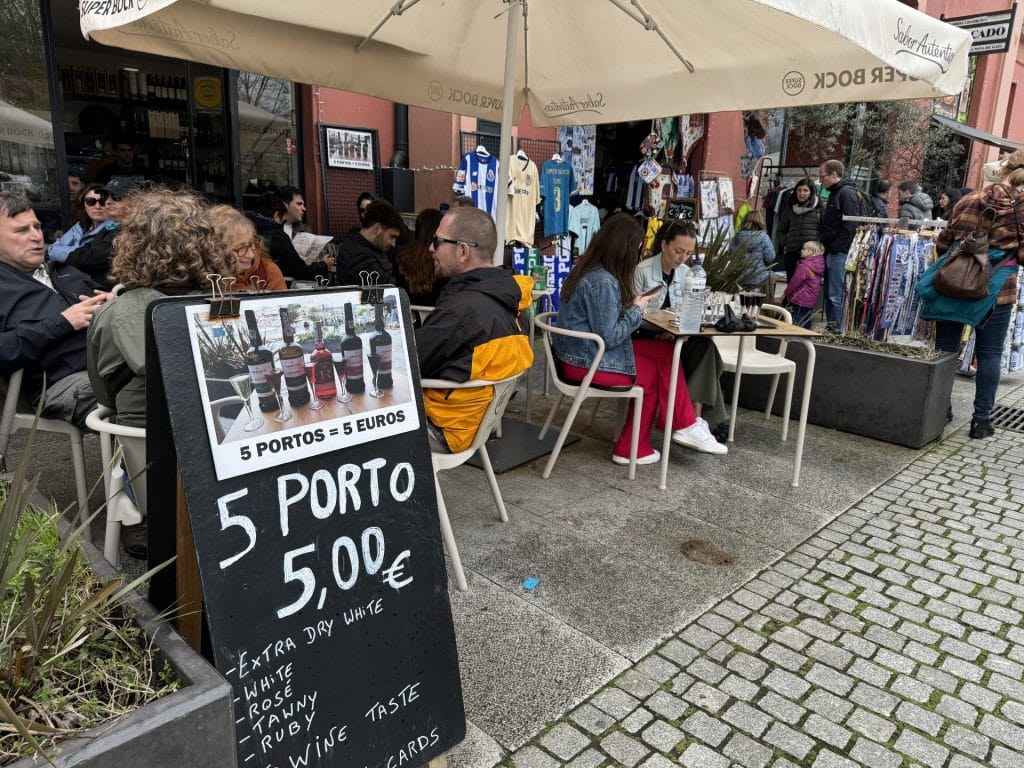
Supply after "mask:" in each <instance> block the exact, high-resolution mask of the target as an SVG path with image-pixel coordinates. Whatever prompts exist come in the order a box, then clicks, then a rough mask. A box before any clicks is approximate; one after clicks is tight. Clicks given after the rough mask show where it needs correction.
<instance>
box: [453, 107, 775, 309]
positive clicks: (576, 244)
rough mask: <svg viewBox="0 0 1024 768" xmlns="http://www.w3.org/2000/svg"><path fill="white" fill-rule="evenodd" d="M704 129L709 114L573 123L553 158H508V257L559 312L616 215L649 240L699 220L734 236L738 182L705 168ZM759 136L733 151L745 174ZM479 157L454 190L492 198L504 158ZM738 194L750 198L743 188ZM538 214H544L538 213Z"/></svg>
mask: <svg viewBox="0 0 1024 768" xmlns="http://www.w3.org/2000/svg"><path fill="white" fill-rule="evenodd" d="M754 122H756V120H755V121H754ZM708 125H709V117H708V116H706V115H684V116H682V117H673V118H663V119H656V120H643V121H634V122H629V123H618V124H611V125H598V126H593V125H591V126H567V127H560V128H558V130H557V141H558V144H557V151H556V152H555V153H554V154H553V155H552V156H551V157H550V159H547V158H545V159H541V160H537V162H534V161H533V160H531V159H530V158H529V157H527V156H526V153H524V152H523V151H522V149H520V151H519V152H518V153H517V156H513V157H511V158H509V163H510V166H511V174H512V189H513V193H512V197H511V198H510V209H509V215H508V226H507V229H506V240H507V242H508V243H509V246H508V253H507V254H506V255H507V257H508V258H509V259H510V260H511V263H512V264H513V266H514V267H515V268H516V269H518V270H519V271H521V272H524V273H528V274H533V275H534V277H535V279H536V280H537V281H538V283H540V284H543V285H549V286H551V287H553V288H554V291H555V296H554V297H553V298H554V302H555V303H556V305H557V292H558V290H559V289H560V287H561V283H562V281H563V280H564V279H565V276H566V275H567V274H568V272H569V269H570V268H571V266H572V263H573V260H574V258H575V257H576V256H577V255H578V254H580V253H582V252H583V251H585V250H586V248H587V246H588V245H589V244H590V241H591V239H592V238H593V236H594V234H595V233H596V232H597V230H598V229H599V228H600V225H601V220H602V219H603V218H605V217H606V216H607V215H608V214H610V213H612V212H615V211H626V212H628V213H630V214H632V215H634V216H636V217H637V219H638V220H639V222H640V223H641V225H642V226H644V227H645V229H646V230H647V231H648V232H649V233H650V234H649V238H650V239H653V233H654V232H655V231H656V230H657V227H658V226H660V224H661V222H662V221H664V220H666V219H669V218H673V219H687V220H693V221H694V222H696V223H698V224H699V225H700V226H701V227H702V230H703V231H704V232H705V233H706V232H707V231H708V228H709V227H716V226H717V227H723V228H725V227H728V228H730V229H731V228H732V226H733V223H734V214H735V213H736V212H737V209H738V205H739V204H738V203H737V200H736V194H735V192H734V183H733V176H732V174H730V173H728V172H725V171H715V170H711V169H707V168H706V165H707V152H706V141H705V138H706V134H707V127H708ZM755 133H756V131H755ZM760 136H761V139H762V140H759V142H758V141H755V142H754V143H753V144H751V143H749V142H748V143H747V144H746V146H745V147H744V146H743V145H739V142H737V144H738V145H739V146H737V147H735V148H734V152H735V156H740V157H741V163H740V173H741V175H742V174H743V172H744V171H743V169H744V168H746V167H748V166H749V169H750V176H752V177H753V176H755V172H756V170H757V169H758V168H759V165H760V161H759V160H760V157H761V156H762V155H763V154H764V143H763V136H764V134H763V132H761V134H760ZM751 147H753V151H754V152H755V153H756V154H754V155H753V156H752V157H753V160H754V162H751V163H747V162H746V160H747V158H746V156H745V155H750V154H751ZM481 150H483V148H482V147H478V148H477V149H476V150H475V151H472V152H467V153H466V155H464V157H463V160H462V167H461V168H460V171H459V175H458V177H457V179H456V184H455V187H454V189H455V191H456V193H458V194H461V193H463V192H466V193H467V194H469V193H472V192H473V190H482V191H483V192H484V193H485V194H491V192H490V191H489V190H492V189H493V184H492V183H490V182H489V181H488V178H489V177H488V176H487V174H488V173H494V174H495V178H497V175H496V174H497V165H498V161H497V159H495V158H493V157H491V158H489V159H488V158H487V157H485V155H486V150H483V151H481ZM537 163H540V167H539V168H538V167H537ZM741 181H742V179H740V180H737V183H740V182H741ZM742 194H743V197H744V198H745V197H746V194H747V190H746V187H745V186H744V187H743V189H742ZM478 205H480V207H486V203H478ZM538 206H539V208H538ZM534 209H537V210H538V212H539V216H537V217H534V216H533V211H534ZM531 217H532V218H531ZM534 219H536V221H535V222H534Z"/></svg>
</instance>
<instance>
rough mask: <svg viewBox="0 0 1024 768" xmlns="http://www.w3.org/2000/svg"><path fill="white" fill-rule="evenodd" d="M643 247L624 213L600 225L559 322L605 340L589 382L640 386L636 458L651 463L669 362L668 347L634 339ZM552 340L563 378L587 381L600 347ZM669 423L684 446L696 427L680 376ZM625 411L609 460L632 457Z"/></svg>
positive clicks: (565, 293) (641, 304) (642, 301)
mask: <svg viewBox="0 0 1024 768" xmlns="http://www.w3.org/2000/svg"><path fill="white" fill-rule="evenodd" d="M642 245H643V231H642V230H641V229H640V227H639V225H638V224H637V223H636V222H635V221H634V220H633V218H632V217H631V216H629V215H628V214H615V215H613V216H611V217H610V218H609V219H608V221H606V222H605V224H604V225H603V226H602V227H601V229H599V230H598V231H597V234H596V235H595V236H594V239H593V240H592V241H591V243H590V247H589V248H587V251H586V253H584V254H583V256H581V257H580V259H579V261H578V262H577V263H576V266H575V267H573V270H572V272H570V273H569V277H568V278H567V279H566V281H565V284H564V285H563V286H562V293H561V296H560V305H561V308H560V309H559V311H558V324H559V325H560V326H561V327H563V328H566V329H569V330H573V331H586V332H588V333H596V334H598V335H599V336H600V337H601V338H602V339H604V342H605V352H604V356H603V357H602V358H601V361H600V363H599V364H598V370H597V374H596V375H595V376H594V378H593V380H592V383H593V384H595V385H598V386H601V387H630V386H632V385H633V384H638V385H639V386H640V387H642V388H643V390H644V401H643V406H642V409H641V411H640V414H639V418H640V444H639V447H638V449H637V463H638V464H653V463H655V462H657V461H658V460H659V459H660V458H661V454H660V453H659V452H658V451H657V450H655V449H654V447H653V446H652V445H651V436H650V433H651V427H652V426H653V425H654V420H655V416H656V415H660V418H659V421H660V422H662V423H664V413H665V410H666V408H667V407H668V406H669V403H668V382H669V373H670V370H669V369H670V367H671V365H672V347H671V345H668V344H662V343H660V342H658V341H656V340H652V339H632V338H631V336H632V333H633V331H635V330H636V329H637V328H639V327H640V323H641V321H642V320H643V312H644V310H645V309H646V308H647V305H648V304H649V303H650V301H651V298H652V296H653V294H646V295H645V294H640V295H637V294H636V292H635V291H634V289H633V271H634V269H635V268H636V263H637V256H638V254H639V253H640V248H641V246H642ZM552 345H553V347H554V352H555V356H556V357H557V358H558V361H559V365H558V367H559V374H560V375H561V376H563V377H564V378H565V379H566V380H567V381H574V382H579V381H582V380H583V379H584V377H585V376H586V374H587V370H588V369H589V367H590V365H591V363H593V360H594V355H595V354H596V353H597V345H596V344H594V343H593V342H591V341H589V340H587V339H576V338H569V337H565V336H553V337H552ZM672 408H673V418H672V422H673V423H674V424H681V425H684V426H683V428H682V429H677V430H675V431H674V432H673V434H672V438H673V440H674V441H675V442H678V443H681V444H684V445H689V444H690V443H691V442H692V441H689V442H688V441H686V439H685V438H686V436H687V435H689V434H690V432H693V431H694V428H695V427H696V428H698V429H699V427H698V425H697V421H696V419H695V417H694V415H693V407H692V406H691V405H690V393H689V391H688V390H687V388H686V383H685V379H684V377H683V376H680V377H679V386H678V387H677V389H676V399H675V402H674V403H673V404H672ZM636 417H637V415H636V414H635V413H633V408H631V409H630V413H629V415H628V416H627V417H626V423H625V425H624V426H623V428H622V432H621V433H620V434H619V438H618V440H617V441H616V443H615V447H614V448H613V450H612V461H614V462H615V463H616V464H628V463H629V447H630V436H631V434H632V423H633V419H634V418H636Z"/></svg>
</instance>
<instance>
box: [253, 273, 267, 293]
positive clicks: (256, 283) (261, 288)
mask: <svg viewBox="0 0 1024 768" xmlns="http://www.w3.org/2000/svg"><path fill="white" fill-rule="evenodd" d="M266 292H267V281H266V280H263V279H262V278H260V277H257V276H256V275H253V276H252V277H250V278H249V293H254V294H256V295H257V296H259V295H260V294H263V293H266Z"/></svg>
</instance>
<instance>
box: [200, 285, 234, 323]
mask: <svg viewBox="0 0 1024 768" xmlns="http://www.w3.org/2000/svg"><path fill="white" fill-rule="evenodd" d="M206 279H207V280H209V282H210V299H209V301H210V319H211V320H223V319H226V318H231V317H238V316H239V315H240V314H241V302H239V300H238V297H237V296H229V295H228V293H227V288H228V287H230V286H231V285H232V284H233V283H234V282H235V279H234V278H233V277H222V276H221V275H218V274H212V275H207V276H206Z"/></svg>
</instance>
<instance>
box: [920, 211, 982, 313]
mask: <svg viewBox="0 0 1024 768" xmlns="http://www.w3.org/2000/svg"><path fill="white" fill-rule="evenodd" d="M989 211H991V212H992V219H993V221H994V220H995V211H994V210H992V209H991V208H990V209H987V210H986V211H985V212H984V213H982V215H981V217H980V218H979V219H978V229H977V230H975V231H974V232H971V233H969V234H968V235H967V237H965V238H963V239H962V240H961V241H960V242H959V243H957V246H956V248H954V249H953V250H952V251H950V252H949V253H947V254H946V260H945V261H944V262H943V264H942V266H941V267H939V269H938V271H937V272H936V273H935V277H934V279H933V281H932V285H933V286H934V288H935V290H936V291H938V292H939V293H941V294H942V295H943V296H949V297H951V298H954V299H971V300H973V299H983V298H985V297H986V296H988V278H989V263H988V231H987V230H986V231H984V232H982V231H980V229H981V222H982V220H984V218H985V214H986V213H988V212H989ZM989 227H990V228H991V222H989Z"/></svg>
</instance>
